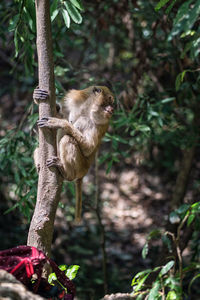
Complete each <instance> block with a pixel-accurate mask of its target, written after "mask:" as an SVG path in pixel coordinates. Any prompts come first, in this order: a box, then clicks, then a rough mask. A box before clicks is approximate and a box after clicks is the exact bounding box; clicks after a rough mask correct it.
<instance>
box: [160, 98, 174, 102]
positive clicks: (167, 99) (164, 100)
mask: <svg viewBox="0 0 200 300" xmlns="http://www.w3.org/2000/svg"><path fill="white" fill-rule="evenodd" d="M174 100H176V98H175V97H170V98H165V99H163V100H161V103H168V102H172V101H174Z"/></svg>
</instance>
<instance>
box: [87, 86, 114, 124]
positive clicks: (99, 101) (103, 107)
mask: <svg viewBox="0 0 200 300" xmlns="http://www.w3.org/2000/svg"><path fill="white" fill-rule="evenodd" d="M92 92H93V93H94V96H95V97H94V102H93V103H92V108H91V117H92V120H93V121H94V122H95V123H96V124H106V123H108V122H109V120H110V118H111V116H112V114H113V111H114V107H113V106H114V97H113V94H112V93H111V91H110V90H109V89H108V88H107V87H105V86H95V87H94V88H93V91H92Z"/></svg>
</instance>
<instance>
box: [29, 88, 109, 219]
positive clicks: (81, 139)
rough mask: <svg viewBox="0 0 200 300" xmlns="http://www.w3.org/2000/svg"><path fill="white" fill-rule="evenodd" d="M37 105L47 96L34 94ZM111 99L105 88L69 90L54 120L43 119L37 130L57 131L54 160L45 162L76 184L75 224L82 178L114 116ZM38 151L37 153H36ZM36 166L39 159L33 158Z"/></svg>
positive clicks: (52, 118) (79, 203)
mask: <svg viewBox="0 0 200 300" xmlns="http://www.w3.org/2000/svg"><path fill="white" fill-rule="evenodd" d="M33 98H34V100H35V102H36V103H38V102H39V101H44V100H46V99H47V98H48V93H47V92H46V91H44V90H41V89H39V88H37V89H35V90H34V94H33ZM113 104H114V97H113V94H112V93H111V91H110V90H109V89H108V88H107V87H105V86H90V87H88V88H86V89H84V90H70V91H69V92H68V93H67V94H66V95H65V96H64V98H63V103H62V108H61V111H59V112H58V111H57V117H56V118H55V117H49V118H42V119H41V120H38V122H37V124H38V126H39V127H40V128H51V129H58V132H57V156H56V157H50V158H49V159H48V160H47V166H48V167H57V168H58V169H59V171H60V173H61V175H62V176H63V178H64V179H66V180H68V181H73V180H75V182H76V213H75V219H76V221H77V222H79V221H80V220H81V208H82V196H81V194H82V193H81V187H82V178H83V177H84V176H85V175H86V173H87V172H88V169H89V167H90V165H91V163H92V162H93V160H94V157H95V153H96V151H97V150H98V148H99V145H100V143H101V139H102V137H103V136H104V134H105V133H106V131H107V129H108V125H109V120H110V118H111V116H112V113H113ZM37 152H38V150H37V149H36V151H35V153H37ZM34 159H35V164H36V166H38V165H39V161H38V155H36V154H35V155H34Z"/></svg>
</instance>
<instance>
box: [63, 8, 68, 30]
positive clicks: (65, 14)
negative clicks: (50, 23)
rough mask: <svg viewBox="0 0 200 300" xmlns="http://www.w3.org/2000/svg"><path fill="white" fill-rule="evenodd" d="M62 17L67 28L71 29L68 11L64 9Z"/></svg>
mask: <svg viewBox="0 0 200 300" xmlns="http://www.w3.org/2000/svg"><path fill="white" fill-rule="evenodd" d="M62 15H63V19H64V22H65V25H66V26H67V28H69V27H70V17H69V14H68V11H67V10H66V9H62Z"/></svg>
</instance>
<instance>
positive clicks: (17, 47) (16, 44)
mask: <svg viewBox="0 0 200 300" xmlns="http://www.w3.org/2000/svg"><path fill="white" fill-rule="evenodd" d="M14 44H15V57H17V56H18V54H19V43H18V30H17V29H16V30H15V34H14Z"/></svg>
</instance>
